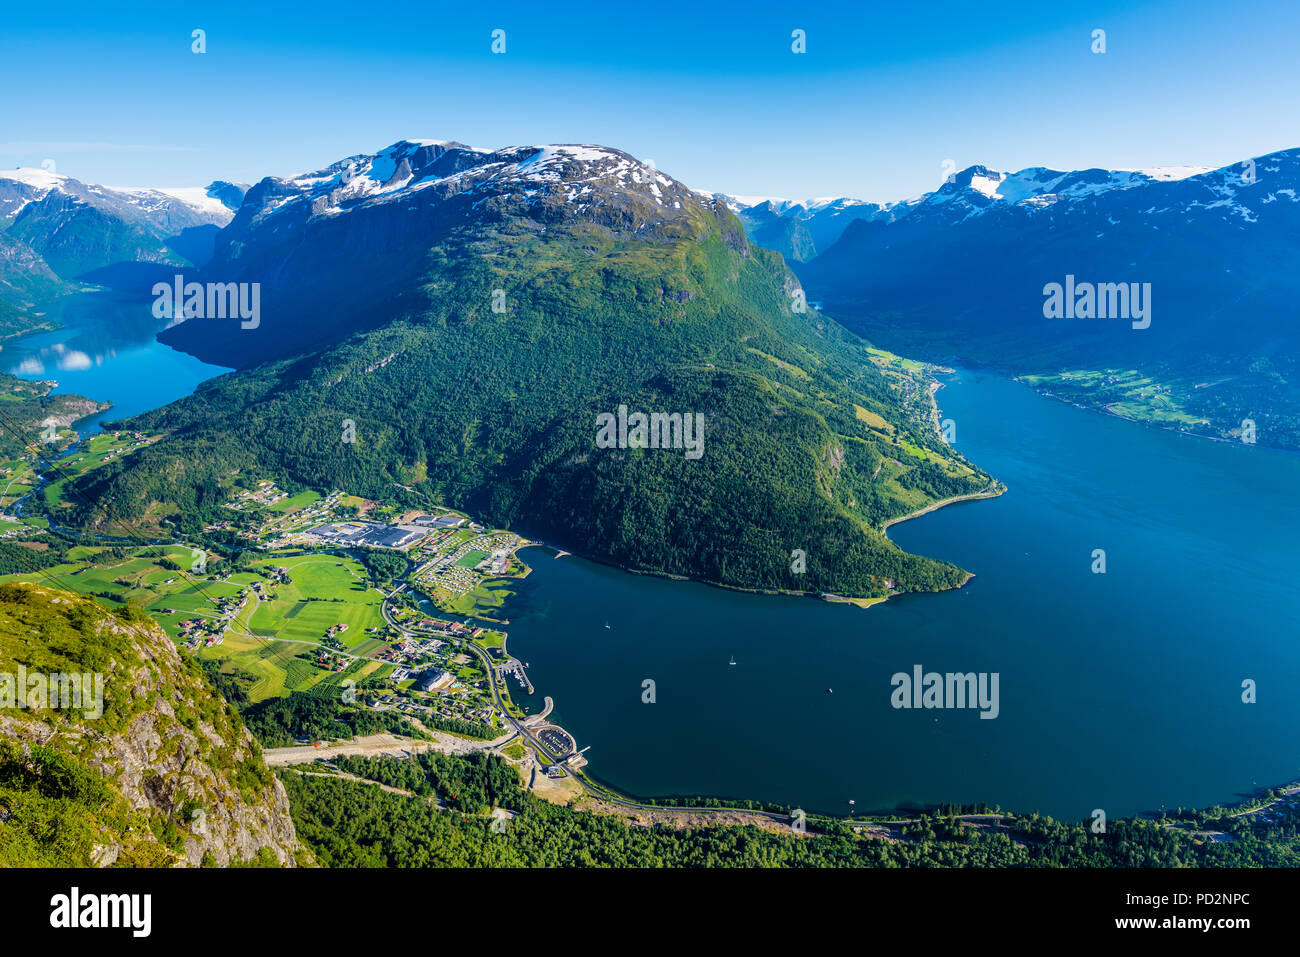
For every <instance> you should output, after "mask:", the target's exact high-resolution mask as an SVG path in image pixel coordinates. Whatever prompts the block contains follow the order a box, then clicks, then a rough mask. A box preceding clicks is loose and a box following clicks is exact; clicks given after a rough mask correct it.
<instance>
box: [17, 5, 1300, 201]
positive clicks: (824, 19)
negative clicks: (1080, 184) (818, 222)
mask: <svg viewBox="0 0 1300 957" xmlns="http://www.w3.org/2000/svg"><path fill="white" fill-rule="evenodd" d="M584 11H585V12H584ZM195 28H202V29H204V30H206V32H207V53H205V54H203V55H196V54H194V53H192V52H191V51H190V44H191V40H190V34H191V31H192V30H193V29H195ZM496 28H500V29H504V30H505V31H506V53H505V54H504V55H493V54H492V53H491V51H490V45H491V36H490V35H491V31H492V30H493V29H496ZM796 28H799V29H803V30H805V31H806V34H807V49H808V52H807V53H805V54H802V55H797V54H794V53H792V52H791V49H790V45H791V39H790V35H791V31H792V30H794V29H796ZM1094 29H1104V30H1105V31H1106V52H1105V53H1104V54H1094V53H1093V52H1092V51H1091V45H1092V39H1091V33H1092V31H1093V30H1094ZM1297 35H1300V4H1297V3H1294V2H1289V0H1288V2H1282V0H1275V2H1272V3H1263V2H1257V0H1242V2H1232V3H1229V2H1220V3H1208V2H1200V0H1181V2H1169V0H1159V2H1140V0H1136V2H1135V0H1129V2H1104V0H1103V2H1096V3H1086V4H1085V3H1068V2H1066V3H1054V2H1051V0H1047V2H1044V0H1038V2H1033V3H1024V2H1019V0H1004V2H999V3H975V2H964V3H946V2H938V3H935V2H921V3H915V4H902V3H897V2H891V3H887V4H874V3H853V4H813V3H806V4H797V3H789V2H786V3H767V2H761V0H760V2H754V3H744V4H740V3H735V4H726V5H723V4H705V3H697V4H678V3H672V2H669V3H637V2H624V3H605V4H593V5H586V4H563V5H549V4H541V3H537V2H533V3H529V4H511V3H492V4H486V3H478V4H472V3H459V4H442V3H415V4H379V3H372V4H365V3H359V2H355V0H354V2H351V3H347V4H342V3H335V2H333V0H316V2H313V3H311V4H302V5H293V6H289V5H277V4H275V3H272V2H269V0H268V2H263V3H245V2H243V0H229V2H222V3H212V4H207V3H198V4H188V5H186V6H185V9H184V10H183V11H182V10H178V9H176V7H175V5H174V4H164V3H152V2H145V3H127V4H106V3H103V2H95V3H89V2H73V3H54V4H50V5H48V6H41V5H38V4H31V3H27V4H23V5H22V6H21V7H19V8H16V9H14V8H10V9H6V10H4V11H3V17H2V19H0V79H2V80H3V84H4V85H3V89H4V91H5V92H4V96H3V105H0V168H11V167H14V166H19V165H24V166H38V165H40V164H41V162H42V161H43V160H46V159H51V160H53V161H54V162H55V164H56V168H57V170H58V172H60V173H66V174H68V175H72V176H75V177H77V178H79V179H83V180H85V181H88V182H99V183H106V184H108V185H121V186H190V185H199V184H204V183H207V182H209V181H211V180H213V179H230V180H237V181H244V182H254V181H256V180H258V179H260V178H261V177H262V176H266V175H289V174H293V173H299V172H305V171H309V170H313V169H318V168H320V167H322V166H325V165H328V164H329V163H331V162H333V161H335V160H337V159H340V158H342V157H344V156H348V155H351V154H354V153H361V152H373V151H375V150H377V149H379V148H381V147H383V146H385V145H387V144H389V143H392V142H394V141H396V140H398V139H402V138H404V137H412V138H415V137H424V138H435V139H455V140H459V141H461V142H464V143H468V144H470V145H473V146H480V147H500V146H508V145H519V144H532V143H556V142H561V143H565V142H587V143H601V144H605V145H610V146H617V147H619V148H621V149H625V150H627V151H628V152H630V153H632V154H634V155H636V156H638V157H641V158H643V159H653V160H654V161H655V162H656V164H657V165H658V166H659V168H660V169H662V170H664V171H665V172H667V173H670V174H672V175H674V176H676V177H677V178H679V179H681V180H683V181H684V182H686V183H687V184H688V185H691V186H695V187H699V188H707V189H716V190H725V191H728V192H734V193H742V194H758V195H777V196H789V197H793V198H806V197H811V196H840V195H847V196H856V197H860V198H863V199H869V200H890V199H901V198H905V197H909V196H913V195H916V194H918V193H921V192H923V191H925V190H929V189H933V188H935V187H936V186H937V185H938V184H939V182H940V181H941V179H942V175H943V163H944V160H946V159H951V160H953V162H954V163H955V165H956V166H957V168H959V169H960V168H962V167H965V166H968V165H971V164H973V163H983V164H985V165H988V166H991V167H995V168H999V169H1020V168H1023V167H1026V166H1051V167H1057V168H1078V167H1087V166H1104V167H1111V168H1116V167H1120V168H1123V167H1145V166H1163V165H1205V166H1221V165H1227V164H1229V163H1234V162H1236V161H1238V160H1240V159H1242V158H1244V157H1247V156H1254V155H1259V154H1261V153H1267V152H1271V151H1273V150H1276V149H1282V148H1286V147H1291V146H1300V130H1298V129H1297V124H1298V122H1300V110H1298V109H1297V107H1296V104H1297V103H1298V102H1300V70H1298V69H1297V67H1296V65H1295V64H1296V56H1295V53H1294V49H1295V42H1296V41H1295V37H1296V36H1297Z"/></svg>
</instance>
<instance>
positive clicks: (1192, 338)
mask: <svg viewBox="0 0 1300 957" xmlns="http://www.w3.org/2000/svg"><path fill="white" fill-rule="evenodd" d="M1297 172H1298V170H1297V153H1296V152H1295V151H1287V152H1282V153H1276V154H1271V155H1270V156H1267V157H1259V158H1256V159H1255V160H1253V161H1247V162H1246V163H1243V164H1239V165H1234V166H1230V167H1225V168H1223V169H1219V170H1197V169H1168V170H1146V171H1108V170H1083V171H1073V172H1063V171H1055V170H1047V169H1038V168H1035V169H1029V170H1022V171H1020V172H1018V173H1001V172H996V171H993V170H990V169H987V168H985V167H980V166H975V167H970V168H968V169H966V170H963V171H961V172H959V173H955V174H954V175H953V177H952V178H951V181H949V182H947V183H944V184H943V185H942V186H940V188H939V189H937V190H935V191H934V192H932V193H928V194H926V195H925V196H922V197H919V198H917V199H914V200H910V201H906V202H901V203H895V204H886V205H877V204H870V203H861V202H857V201H854V200H849V199H840V200H817V201H810V202H805V203H790V202H786V201H775V200H768V199H763V200H753V201H750V200H747V199H745V198H742V197H736V196H730V195H727V194H707V193H701V192H699V191H695V190H692V189H690V188H688V187H687V186H685V185H684V184H682V183H680V182H678V181H677V180H675V179H673V178H672V177H670V176H667V175H666V174H664V173H662V172H661V171H659V170H657V169H655V168H653V167H651V166H648V165H646V164H644V163H641V162H639V161H638V160H636V159H635V158H634V157H632V156H630V155H628V154H626V153H623V152H621V151H619V150H616V149H610V148H606V147H600V146H590V145H550V146H527V147H511V148H507V149H502V150H491V151H489V150H481V149H474V148H471V147H467V146H464V145H462V144H460V143H456V142H454V141H445V140H403V141H400V142H398V143H394V144H392V145H391V146H389V147H387V148H385V149H382V150H380V151H378V152H376V153H374V154H362V155H357V156H352V157H348V158H346V159H343V160H340V161H339V162H337V163H334V164H332V165H330V166H328V167H326V168H325V169H322V170H319V171H315V172H312V173H307V174H302V175H297V176H290V177H268V178H266V179H263V180H262V181H261V182H259V183H257V184H255V185H253V186H252V187H250V188H248V189H247V190H245V189H244V188H243V187H242V186H239V185H237V184H225V183H217V184H213V185H212V186H211V187H209V188H207V189H206V190H200V191H198V192H197V193H195V192H193V191H190V192H185V193H180V194H177V192H176V191H160V190H125V189H116V190H113V189H107V188H104V187H93V186H85V185H83V184H80V183H77V182H76V181H75V180H67V179H65V178H62V177H53V176H49V174H44V173H43V171H24V173H23V174H22V175H21V176H18V177H17V178H15V177H12V176H11V177H9V178H8V179H2V178H0V204H3V205H2V206H0V209H3V211H4V212H3V216H4V219H3V229H0V241H2V242H3V243H4V244H5V245H4V246H3V247H0V249H3V251H4V255H5V256H6V257H7V259H6V261H7V262H9V263H10V268H9V270H8V272H6V273H4V274H0V275H4V276H8V277H9V278H8V280H7V281H8V285H7V286H0V289H2V290H4V291H3V295H4V296H5V297H6V300H5V301H9V302H17V303H18V304H19V306H18V308H19V309H21V308H23V306H22V304H23V303H24V302H25V301H27V300H38V298H39V296H41V295H47V294H48V293H49V290H50V289H51V288H58V287H59V286H60V285H61V284H67V283H68V282H69V281H100V282H110V283H112V282H122V283H123V284H125V285H131V284H132V283H134V284H136V286H137V287H138V285H139V283H140V281H141V280H144V279H150V278H153V277H156V276H158V275H161V274H164V273H165V274H168V275H170V274H171V273H172V272H174V271H175V270H176V269H178V268H180V269H184V270H185V272H186V274H187V278H188V279H191V280H195V281H199V282H201V283H206V284H222V285H223V286H224V285H225V284H229V283H245V284H249V285H250V286H251V285H252V284H257V287H258V288H259V289H260V315H259V317H258V321H257V322H256V323H253V324H251V327H250V326H249V325H248V324H245V323H242V322H241V319H240V317H238V316H235V317H225V318H213V317H196V318H190V319H188V320H186V321H180V322H176V323H173V324H172V325H171V326H170V328H168V329H166V330H165V331H164V332H163V333H161V335H160V338H161V339H162V340H163V341H165V342H167V343H169V344H171V345H173V346H175V347H176V348H179V349H182V350H184V351H186V352H190V353H192V354H194V355H196V356H199V357H200V358H202V359H205V360H207V361H210V362H216V363H222V364H226V365H229V366H233V367H235V368H238V369H240V370H242V371H241V372H239V373H237V374H235V375H231V376H225V377H222V378H220V379H217V380H214V381H212V382H210V383H208V384H206V385H205V386H204V387H203V388H202V389H201V390H200V392H199V393H198V394H197V395H195V396H193V397H190V398H187V399H184V400H181V401H179V402H176V403H173V404H172V405H170V406H168V407H166V408H164V409H160V410H157V411H156V412H153V413H149V414H147V415H145V416H142V417H140V418H139V419H137V420H136V421H135V422H134V423H133V424H134V426H135V427H138V428H144V429H150V430H157V431H163V432H165V433H167V437H166V438H165V439H164V440H162V441H160V442H158V443H156V444H155V445H153V446H150V447H149V448H148V449H145V450H141V451H140V452H138V453H136V454H135V455H133V456H131V457H129V458H127V459H124V460H122V461H120V462H115V463H112V464H110V465H109V466H108V467H106V468H104V469H100V470H97V471H96V472H95V473H94V477H93V479H91V480H88V481H90V482H91V483H92V485H91V486H89V487H87V488H85V489H83V492H84V493H85V495H86V499H85V500H87V501H93V502H101V503H104V508H105V509H111V510H112V511H113V512H114V513H115V514H117V515H120V516H125V517H134V518H137V519H139V520H142V521H143V520H145V518H146V516H147V517H148V519H149V520H151V521H156V520H157V519H158V518H159V517H162V516H167V515H170V516H171V517H172V518H173V519H174V520H176V521H179V522H190V523H193V522H196V521H200V520H201V519H202V517H203V516H205V515H207V516H208V517H209V518H212V517H215V516H216V515H218V514H219V512H216V511H213V510H215V509H219V507H220V503H221V502H222V501H224V498H225V496H226V494H227V491H226V488H225V484H223V483H227V482H228V481H229V476H230V475H231V474H233V473H235V472H237V471H239V470H244V469H266V470H270V471H272V472H274V473H275V474H277V475H280V476H283V477H285V478H286V479H287V480H288V481H290V482H296V483H300V484H303V485H313V486H317V487H322V486H326V485H328V486H330V487H338V488H346V489H348V490H349V491H353V492H356V493H358V494H366V495H372V496H375V497H380V496H392V495H397V496H399V497H402V496H409V497H410V504H412V505H428V504H432V503H435V502H443V503H447V504H451V505H454V506H457V507H461V508H465V509H468V510H470V511H474V512H476V513H478V514H481V515H483V516H484V517H485V518H486V519H487V520H488V521H490V522H493V523H495V524H498V525H502V526H504V525H513V526H514V527H517V528H520V529H521V530H523V531H525V532H527V533H531V534H534V535H537V536H543V537H546V538H548V539H551V540H553V541H556V542H558V543H562V544H564V545H565V546H566V547H570V548H571V549H572V550H576V551H579V552H581V553H583V554H587V555H590V556H593V557H596V558H601V559H604V560H607V561H610V562H613V563H615V564H619V565H622V566H624V567H628V568H634V569H638V570H646V571H655V572H663V573H668V574H674V575H683V576H688V577H693V578H700V579H703V580H706V581H711V582H716V583H720V584H726V585H732V586H736V587H743V588H764V589H781V590H791V591H807V592H814V593H817V592H824V593H834V594H839V595H852V596H857V597H878V596H881V595H884V594H887V593H889V592H892V591H898V590H903V591H906V590H920V589H927V588H944V587H952V586H954V585H958V584H960V583H961V582H963V581H964V580H965V573H964V572H962V571H961V570H960V569H956V568H954V567H952V566H951V565H947V564H945V563H942V562H934V561H931V560H929V559H922V558H918V557H916V556H910V555H906V554H905V553H903V552H901V551H900V550H898V549H897V548H896V547H895V546H893V545H892V544H891V543H889V542H888V540H887V539H885V538H884V536H883V535H882V534H880V532H879V529H880V528H881V527H882V525H883V524H884V523H885V522H887V521H889V520H890V519H892V518H896V517H899V516H901V515H904V514H907V513H909V512H911V511H913V510H915V509H916V508H919V507H922V506H925V505H928V504H931V503H933V502H934V501H937V500H939V499H943V498H948V497H952V496H956V495H969V494H977V493H981V492H986V491H988V490H990V488H991V487H992V480H991V479H990V477H989V476H987V475H986V474H984V473H982V472H980V471H979V469H978V468H977V467H976V466H974V465H972V464H971V463H967V462H964V461H963V460H961V459H960V457H958V456H956V455H955V454H954V453H953V452H952V450H951V449H949V448H948V447H947V446H945V445H944V444H943V443H942V442H941V441H940V440H939V438H938V436H937V435H936V433H935V430H934V427H933V424H932V422H931V421H930V419H929V408H928V402H922V401H921V399H920V398H919V395H920V392H921V390H920V389H919V388H918V386H917V383H916V382H915V381H914V380H913V379H910V378H908V377H907V376H905V375H902V374H900V373H899V367H890V365H889V362H888V361H887V359H886V358H883V357H882V355H881V353H879V352H878V351H877V352H871V351H868V350H867V349H866V348H865V346H864V343H863V342H861V341H860V340H858V339H857V338H856V337H855V336H853V335H852V334H849V333H847V332H845V331H844V329H843V328H842V327H841V326H840V325H839V324H837V322H836V321H835V320H839V321H842V322H843V323H845V324H846V325H847V326H848V327H849V328H851V329H853V330H854V331H856V332H859V333H861V334H863V335H865V336H866V337H868V338H869V339H870V340H871V341H873V342H875V343H877V344H883V345H886V346H888V347H892V348H894V349H895V350H896V351H907V352H908V353H909V354H912V355H918V356H928V357H933V358H936V359H942V360H945V361H954V360H955V361H960V362H970V363H983V364H990V365H996V366H998V367H999V368H1003V369H1008V370H1010V371H1012V372H1014V373H1016V374H1019V375H1022V376H1024V377H1025V378H1026V381H1029V382H1031V383H1032V384H1033V385H1035V386H1036V387H1037V388H1040V389H1042V390H1044V391H1049V392H1052V393H1054V394H1057V395H1060V396H1062V397H1064V398H1067V399H1070V400H1071V401H1078V402H1081V403H1085V404H1090V405H1096V406H1103V407H1106V408H1108V409H1110V410H1111V411H1113V412H1116V413H1117V414H1122V415H1126V416H1128V417H1131V418H1136V419H1139V420H1143V421H1147V422H1152V423H1156V424H1159V425H1162V426H1166V427H1173V428H1181V429H1186V430H1189V431H1196V432H1201V433H1204V434H1208V435H1212V436H1216V437H1220V438H1235V437H1236V436H1239V435H1243V434H1244V432H1243V427H1244V426H1243V423H1244V422H1246V421H1247V420H1248V421H1249V422H1250V423H1251V431H1252V433H1254V434H1257V435H1258V441H1259V442H1260V443H1261V444H1270V445H1282V446H1288V445H1290V446H1294V445H1296V444H1297V442H1300V438H1298V437H1300V416H1297V411H1298V410H1300V396H1297V390H1296V387H1295V385H1294V383H1295V368H1294V367H1295V359H1296V355H1297V342H1296V336H1297V326H1296V322H1295V320H1294V318H1293V315H1294V313H1293V303H1294V302H1295V299H1296V295H1297V293H1300V288H1297V285H1298V284H1300V277H1298V274H1297V272H1296V270H1295V269H1294V265H1295V263H1296V262H1297V253H1300V249H1297V243H1300V228H1298V227H1300V222H1298V221H1297V215H1298V214H1300V206H1298V205H1297V202H1298V199H1297V193H1296V188H1297V178H1298V177H1297ZM747 233H748V235H747ZM765 243H766V244H769V245H771V246H773V247H774V248H775V249H777V250H778V251H780V252H781V253H782V255H783V256H786V258H787V259H788V261H789V262H790V264H791V265H792V266H793V268H794V272H791V270H790V268H788V267H787V265H786V263H784V262H782V260H781V257H780V256H777V255H775V254H774V253H773V252H769V251H766V250H764V249H762V248H761V247H762V245H763V244H765ZM19 264H25V265H26V266H27V267H29V268H26V269H25V270H24V269H19V268H18V267H19ZM141 264H143V265H141ZM20 273H21V276H22V277H23V278H21V279H19V278H17V277H18V275H19V274H20ZM1076 280H1077V281H1078V283H1080V284H1081V285H1080V286H1079V288H1082V285H1086V284H1116V285H1115V286H1114V287H1113V288H1112V290H1111V295H1112V296H1113V295H1115V294H1116V289H1117V288H1118V285H1117V284H1125V287H1126V290H1127V288H1128V284H1135V285H1134V286H1133V287H1132V288H1134V289H1144V288H1145V289H1148V290H1149V293H1148V298H1146V299H1145V301H1146V302H1147V303H1148V304H1149V305H1150V313H1149V318H1150V322H1149V323H1148V324H1146V325H1145V326H1144V327H1141V328H1135V326H1137V325H1139V324H1138V323H1136V322H1130V321H1127V320H1124V321H1114V320H1096V319H1082V318H1080V319H1065V318H1049V317H1048V314H1047V312H1046V311H1045V294H1046V292H1047V290H1048V289H1050V288H1051V287H1052V285H1053V284H1057V285H1060V286H1063V287H1065V288H1069V289H1070V290H1071V295H1073V293H1074V290H1075V288H1076V287H1075V282H1076ZM24 284H26V285H24ZM805 299H807V300H811V302H812V304H813V308H811V309H808V310H804V309H802V308H801V307H802V304H803V302H804V300H805ZM1073 305H1074V303H1073V301H1072V302H1071V311H1070V314H1071V315H1074V314H1075V311H1074V309H1073ZM819 309H820V310H821V311H818V310H819ZM831 317H834V319H832V318H831ZM620 407H626V408H627V409H629V410H631V411H633V412H637V411H642V412H645V413H650V412H661V413H672V412H680V413H688V412H692V413H693V412H699V413H701V414H702V415H704V417H705V419H706V420H707V422H708V423H709V424H708V427H707V429H706V438H707V444H708V450H709V451H708V452H706V453H705V454H704V455H703V457H702V458H701V459H700V460H699V461H692V460H688V459H686V458H685V457H684V456H682V455H680V454H667V455H665V454H663V453H664V450H655V452H654V453H653V454H652V453H651V451H650V450H648V449H645V448H619V449H612V450H611V449H601V448H598V447H597V446H595V444H594V442H593V428H594V423H595V422H596V420H597V419H596V417H597V416H598V415H600V414H601V413H613V412H614V411H615V410H616V409H618V408H620ZM344 421H351V422H352V423H353V426H354V427H355V431H356V434H357V435H358V436H359V438H358V440H357V442H356V443H354V444H347V445H345V444H341V443H340V440H339V430H340V426H341V424H342V423H343V422H344ZM209 513H211V514H209ZM80 518H81V519H82V520H84V521H85V522H87V523H90V524H94V523H96V522H99V521H102V520H103V515H102V514H96V513H95V512H94V510H93V509H87V510H86V513H85V514H84V515H82V516H80ZM794 549H799V550H801V551H805V552H806V553H807V556H808V559H807V560H808V572H807V573H806V575H802V577H799V578H794V577H792V574H791V571H790V555H791V552H792V550H794Z"/></svg>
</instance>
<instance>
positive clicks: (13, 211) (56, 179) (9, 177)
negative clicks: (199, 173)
mask: <svg viewBox="0 0 1300 957" xmlns="http://www.w3.org/2000/svg"><path fill="white" fill-rule="evenodd" d="M214 185H215V184H214ZM51 194H56V195H59V196H64V197H68V198H70V199H71V200H73V201H75V202H77V203H83V204H86V205H88V206H93V207H95V208H97V209H101V210H103V211H105V212H108V213H110V214H113V215H115V216H117V217H118V218H121V219H123V220H126V221H131V222H139V221H143V222H148V223H150V224H152V225H154V226H156V227H157V228H159V229H163V230H171V231H173V232H179V231H180V230H181V229H184V228H187V227H189V226H198V225H204V224H207V223H211V224H215V225H218V226H224V225H225V224H226V223H228V222H229V221H230V219H231V217H232V215H233V213H232V212H231V210H230V208H229V207H228V206H227V205H226V204H224V203H223V202H221V201H220V200H219V199H216V198H213V197H212V196H211V194H210V193H209V192H208V190H206V189H204V188H203V187H193V188H188V189H185V188H181V189H176V188H159V189H153V188H145V187H129V186H96V185H88V184H86V183H83V182H81V181H80V180H77V179H73V178H72V177H71V176H61V175H59V174H58V173H54V172H51V171H50V170H46V169H34V168H19V169H14V170H0V220H4V219H10V218H16V217H17V216H18V215H19V214H20V213H22V211H23V209H24V208H26V207H27V206H28V205H29V204H31V203H39V202H41V201H42V200H45V199H46V198H47V197H49V196H50V195H51Z"/></svg>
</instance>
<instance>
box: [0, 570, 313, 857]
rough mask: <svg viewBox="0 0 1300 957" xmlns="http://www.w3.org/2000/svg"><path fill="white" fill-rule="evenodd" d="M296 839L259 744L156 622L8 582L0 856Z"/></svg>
mask: <svg viewBox="0 0 1300 957" xmlns="http://www.w3.org/2000/svg"><path fill="white" fill-rule="evenodd" d="M51 675H59V676H67V678H68V679H69V680H64V679H60V678H51V677H49V676H51ZM78 693H80V694H79V695H78ZM298 847H299V845H298V840H297V836H296V834H295V833H294V828H293V822H292V821H291V819H290V817H289V803H288V799H287V798H286V796H285V792H284V788H283V787H282V785H281V784H280V782H279V781H278V780H277V779H276V778H275V777H274V776H273V775H272V774H271V773H270V772H269V771H268V770H267V768H266V766H265V765H264V764H263V763H262V758H261V752H260V749H259V748H258V746H257V744H256V742H255V741H254V740H253V738H252V736H251V735H250V734H249V732H248V731H247V729H245V728H244V726H243V724H242V722H241V721H240V719H239V717H238V716H237V714H236V713H235V712H234V711H233V710H232V709H231V707H230V706H229V705H228V704H227V703H226V702H225V701H224V700H222V699H221V698H220V697H219V696H218V695H217V693H216V692H215V691H214V690H213V689H212V687H211V686H210V685H209V684H208V683H207V680H206V679H205V678H204V677H203V675H202V672H201V671H200V670H199V668H198V667H197V665H196V664H195V663H194V662H193V661H192V660H190V659H187V658H183V657H182V656H181V655H180V653H179V652H178V651H177V650H176V647H175V645H174V644H173V642H172V641H171V639H170V638H168V637H167V635H166V634H164V633H163V632H162V631H161V630H160V629H159V628H158V627H157V625H155V624H154V623H153V622H151V621H149V620H147V619H144V618H135V617H134V616H131V615H129V614H126V613H123V612H112V611H108V610H106V609H104V608H102V607H100V606H99V605H98V604H96V603H95V602H94V601H92V600H89V599H85V598H82V597H79V596H76V595H73V594H70V593H67V592H62V591H57V590H54V589H50V588H44V587H40V586H36V585H3V586H0V866H10V867H12V866H62V867H68V866H73V867H77V866H81V867H88V866H112V865H118V866H137V867H138V866H161V867H166V866H198V865H217V866H228V865H239V864H249V863H251V864H258V865H270V866H275V865H284V866H293V865H294V864H295V862H296V861H295V854H296V853H297V850H298Z"/></svg>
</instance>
